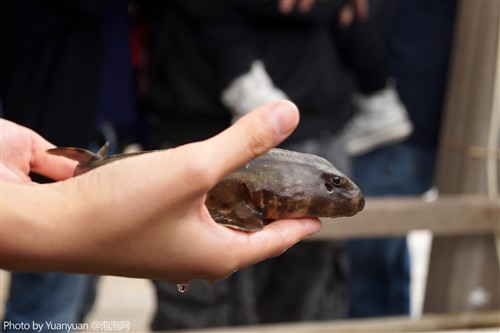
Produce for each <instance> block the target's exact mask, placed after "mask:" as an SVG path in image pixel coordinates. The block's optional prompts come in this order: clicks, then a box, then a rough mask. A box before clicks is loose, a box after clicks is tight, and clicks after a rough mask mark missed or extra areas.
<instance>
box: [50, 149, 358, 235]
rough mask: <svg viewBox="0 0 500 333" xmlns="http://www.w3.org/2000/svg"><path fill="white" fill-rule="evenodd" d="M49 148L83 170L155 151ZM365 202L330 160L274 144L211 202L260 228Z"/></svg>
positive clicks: (351, 210)
mask: <svg viewBox="0 0 500 333" xmlns="http://www.w3.org/2000/svg"><path fill="white" fill-rule="evenodd" d="M48 152H49V153H50V154H53V155H58V156H64V157H67V158H70V159H73V160H76V161H78V165H77V167H76V168H75V172H74V175H75V176H78V175H81V174H83V173H85V172H88V171H90V170H92V169H95V168H97V167H99V166H102V165H104V164H107V163H111V162H113V161H116V160H120V159H122V158H127V157H131V156H135V155H139V154H145V153H149V152H151V151H144V152H137V153H127V154H117V155H111V156H107V146H106V145H105V146H103V147H102V148H101V149H100V150H99V152H98V153H97V154H94V153H92V152H90V151H88V150H85V149H81V148H72V147H57V148H53V149H49V150H48ZM364 203H365V201H364V197H363V193H362V192H361V190H360V189H359V188H358V187H357V186H356V185H355V184H354V183H353V182H352V181H351V180H350V179H349V178H348V177H346V176H345V175H344V174H342V173H341V172H340V171H338V170H337V169H336V168H335V167H334V166H333V165H332V164H331V163H330V162H328V161H327V160H325V159H323V158H321V157H319V156H316V155H311V154H303V153H298V152H293V151H289V150H284V149H278V148H274V149H271V150H270V151H269V152H268V153H266V154H264V155H262V156H260V157H258V158H256V159H254V160H253V161H250V162H249V163H247V164H245V165H244V166H243V167H241V168H239V169H238V170H236V171H235V172H233V173H232V174H230V175H228V176H227V177H225V178H224V179H223V180H222V181H220V182H219V183H218V184H216V185H215V186H214V188H213V189H211V190H210V191H209V193H208V194H207V199H206V202H205V205H206V206H207V208H208V210H209V212H210V215H211V216H212V218H213V219H214V220H215V221H216V222H217V223H220V224H223V225H226V226H228V227H232V228H236V229H240V230H244V231H250V232H255V231H258V230H260V229H262V228H263V226H264V225H265V224H266V223H269V222H272V221H274V220H278V219H282V218H298V217H306V216H308V217H339V216H352V215H355V214H356V213H358V212H359V211H361V210H362V209H363V207H364Z"/></svg>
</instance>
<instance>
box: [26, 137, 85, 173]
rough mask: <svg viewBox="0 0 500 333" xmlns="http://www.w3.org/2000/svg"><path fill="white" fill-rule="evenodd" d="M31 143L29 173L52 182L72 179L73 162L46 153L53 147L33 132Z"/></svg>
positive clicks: (74, 164)
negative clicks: (52, 180) (31, 172)
mask: <svg viewBox="0 0 500 333" xmlns="http://www.w3.org/2000/svg"><path fill="white" fill-rule="evenodd" d="M31 141H32V159H31V161H30V169H31V171H33V172H35V173H38V174H40V175H42V176H45V177H48V178H51V179H54V180H64V179H67V178H71V177H73V172H74V170H75V166H76V163H75V162H74V161H71V160H69V159H67V158H65V157H60V156H54V155H51V154H49V153H47V149H50V148H54V145H53V144H51V143H50V142H48V141H47V140H45V139H44V138H42V137H41V136H40V135H38V134H37V133H35V132H33V134H32V140H31Z"/></svg>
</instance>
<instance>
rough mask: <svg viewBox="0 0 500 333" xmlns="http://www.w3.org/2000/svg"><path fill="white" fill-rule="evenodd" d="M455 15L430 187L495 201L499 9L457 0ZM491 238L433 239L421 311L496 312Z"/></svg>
mask: <svg viewBox="0 0 500 333" xmlns="http://www.w3.org/2000/svg"><path fill="white" fill-rule="evenodd" d="M458 9H459V10H458V13H457V14H458V15H457V20H456V28H455V39H454V47H453V57H452V61H451V67H450V76H449V83H448V87H447V88H448V91H447V96H446V105H445V113H444V116H443V124H442V129H441V142H440V149H439V155H438V165H437V172H436V178H437V181H436V186H437V188H438V189H439V192H440V193H441V194H465V193H468V194H471V193H475V194H483V195H488V196H489V197H490V198H492V199H494V200H498V198H499V194H498V192H499V190H498V189H499V187H500V163H499V156H500V154H499V152H500V150H499V146H500V136H499V131H500V120H499V119H500V108H499V103H498V100H499V94H500V89H499V88H498V87H500V2H498V1H460V3H459V7H458ZM497 221H498V220H497ZM497 223H498V222H497ZM495 233H496V234H495ZM495 233H493V232H492V233H489V234H484V235H474V236H472V237H471V236H470V235H467V236H465V235H464V236H459V237H456V236H455V237H451V236H445V235H443V236H440V235H438V236H436V237H434V238H433V242H432V248H431V256H430V259H429V274H428V280H427V290H426V297H425V302H424V312H435V311H438V312H447V311H465V310H482V311H484V310H488V309H492V308H498V307H499V306H500V286H499V283H498V281H500V266H499V261H498V254H497V251H496V248H495V237H497V235H498V231H495ZM478 295H479V296H481V297H479V296H478Z"/></svg>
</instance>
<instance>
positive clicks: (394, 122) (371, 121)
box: [344, 86, 413, 156]
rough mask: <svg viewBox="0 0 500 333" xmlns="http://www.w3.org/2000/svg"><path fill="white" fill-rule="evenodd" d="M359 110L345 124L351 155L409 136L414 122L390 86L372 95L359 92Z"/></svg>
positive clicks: (347, 143)
mask: <svg viewBox="0 0 500 333" xmlns="http://www.w3.org/2000/svg"><path fill="white" fill-rule="evenodd" d="M355 103H356V104H357V105H358V113H357V114H356V115H355V116H354V117H353V118H352V119H351V120H350V121H349V122H348V123H347V124H346V126H345V128H344V135H345V142H346V152H347V153H348V154H349V155H351V156H357V155H361V154H365V153H368V152H370V151H372V150H375V149H377V148H380V147H383V146H387V145H390V144H394V143H398V142H401V141H403V140H405V139H406V138H408V137H409V136H410V134H411V133H412V132H413V125H412V123H411V121H410V119H409V117H408V113H407V112H406V108H405V106H404V105H403V103H402V102H401V101H400V100H399V97H398V94H397V92H396V90H395V89H394V88H393V87H391V86H389V87H387V88H385V89H384V90H381V91H379V92H376V93H374V94H372V95H368V96H367V95H357V96H356V97H355Z"/></svg>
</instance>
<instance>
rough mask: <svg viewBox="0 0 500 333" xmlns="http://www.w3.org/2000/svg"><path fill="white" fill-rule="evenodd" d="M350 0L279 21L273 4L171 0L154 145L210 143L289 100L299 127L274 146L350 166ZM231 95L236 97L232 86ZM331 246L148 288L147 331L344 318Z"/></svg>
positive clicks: (160, 34) (162, 26)
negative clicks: (218, 277)
mask: <svg viewBox="0 0 500 333" xmlns="http://www.w3.org/2000/svg"><path fill="white" fill-rule="evenodd" d="M344 3H345V1H329V2H319V3H318V7H313V8H312V9H311V10H310V11H308V12H307V13H290V14H287V15H285V14H283V13H282V12H280V9H279V7H278V3H277V2H276V1H267V2H259V1H257V2H256V1H211V2H199V1H175V2H171V3H169V5H168V6H166V7H167V8H165V11H164V13H165V16H164V18H163V20H160V21H159V22H160V23H159V25H157V26H156V27H157V28H158V29H157V31H156V32H155V36H156V37H155V40H156V43H157V44H156V47H157V53H156V55H155V58H156V59H157V61H158V63H157V65H156V70H155V71H154V73H155V77H154V82H153V93H152V100H153V108H154V110H155V115H154V117H155V118H154V119H155V125H156V128H157V130H156V131H155V132H156V141H157V142H158V144H159V145H163V146H167V147H169V146H175V145H178V144H182V143H184V142H189V141H192V140H195V139H196V138H199V137H200V136H204V135H207V133H209V132H210V131H214V130H216V129H217V128H218V127H219V126H227V124H229V122H230V121H232V122H234V121H236V119H239V118H240V117H242V116H244V115H245V114H246V113H247V112H249V111H250V109H251V108H252V107H254V106H256V105H259V104H261V103H265V102H269V101H273V100H277V99H281V98H284V97H286V98H290V99H291V100H292V101H294V103H296V104H297V105H298V106H299V108H300V109H301V123H300V124H299V126H298V128H297V130H296V131H295V132H294V133H293V134H292V135H291V137H290V138H289V139H288V140H287V141H286V142H285V143H284V144H283V145H282V146H281V147H284V148H288V149H292V150H298V151H302V152H308V153H314V154H318V155H322V156H323V157H326V158H327V159H330V160H331V161H332V162H333V163H334V164H335V165H336V166H337V167H338V168H339V169H340V170H342V171H346V170H348V169H349V158H348V156H347V154H345V152H344V142H343V141H342V140H341V139H340V138H341V134H340V131H341V129H342V127H343V125H344V124H345V123H347V121H348V119H349V118H350V117H351V116H352V115H353V113H354V106H353V104H352V99H351V96H352V92H353V90H354V79H353V78H352V76H351V74H350V73H349V71H348V70H347V69H346V68H345V66H344V64H343V63H342V59H341V55H340V53H339V45H338V44H337V38H336V36H335V30H336V29H337V26H338V19H337V17H338V13H339V10H340V8H341V7H342V5H344ZM235 87H236V88H235ZM344 264H345V262H344V255H343V251H342V245H341V244H340V243H338V242H311V243H304V244H300V246H298V247H294V248H293V249H291V250H290V251H287V253H286V254H285V255H284V256H282V257H280V258H277V259H274V260H268V261H266V262H263V263H261V264H259V265H256V266H254V267H251V268H249V269H244V270H240V271H238V272H236V273H235V274H233V275H232V276H231V277H230V278H228V279H226V280H223V281H219V282H218V283H216V284H214V285H210V284H208V283H203V282H199V283H192V284H190V286H189V289H188V291H187V292H186V293H182V294H181V293H179V292H178V291H177V288H175V287H174V286H171V285H168V284H165V283H162V282H159V281H157V282H155V286H156V288H157V296H158V305H157V311H156V314H155V317H154V320H153V324H152V327H153V329H154V330H165V329H178V328H188V327H207V326H227V325H239V324H255V323H263V322H278V321H292V320H293V321H298V320H319V319H333V318H342V317H345V316H346V313H347V303H346V301H347V295H346V279H347V278H346V276H345V273H346V268H345V266H344Z"/></svg>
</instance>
